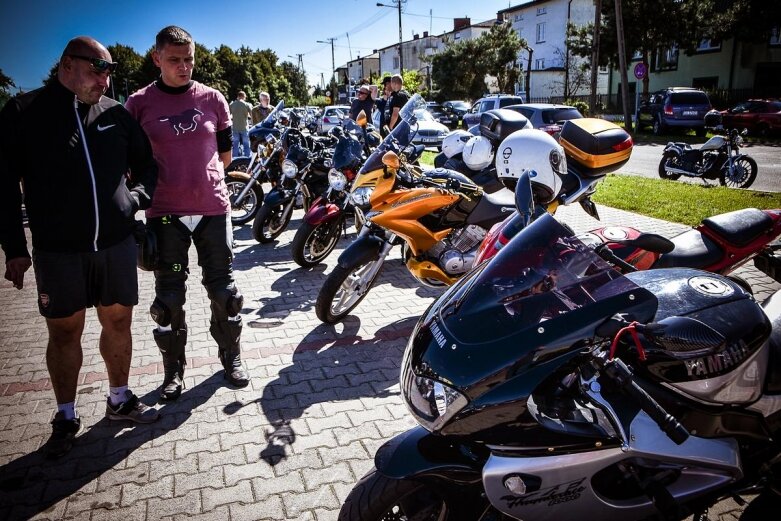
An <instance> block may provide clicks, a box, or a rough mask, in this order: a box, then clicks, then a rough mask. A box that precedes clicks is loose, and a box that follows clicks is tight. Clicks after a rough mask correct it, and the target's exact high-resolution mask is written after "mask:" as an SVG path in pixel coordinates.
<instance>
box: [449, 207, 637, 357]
mask: <svg viewBox="0 0 781 521" xmlns="http://www.w3.org/2000/svg"><path fill="white" fill-rule="evenodd" d="M630 292H635V293H639V292H641V290H640V288H639V287H638V286H637V285H636V284H634V283H633V282H632V281H630V280H628V279H627V278H625V277H623V276H622V275H621V274H620V273H619V272H618V271H617V270H615V269H614V268H613V267H612V266H610V265H609V264H607V263H606V262H605V261H603V260H602V259H601V258H600V257H599V256H597V255H596V254H595V253H594V251H593V250H592V249H591V248H589V247H588V246H586V245H585V244H583V243H582V242H581V241H580V240H579V239H578V238H577V237H575V236H574V235H573V234H572V233H571V232H570V231H569V230H568V229H567V228H565V227H564V226H562V225H561V224H559V223H558V222H557V221H556V219H555V218H553V217H552V216H551V215H549V214H544V215H543V216H541V217H540V218H538V219H537V220H535V221H534V222H532V224H530V225H529V226H527V227H526V228H525V229H524V230H522V231H521V233H519V234H518V235H516V236H515V237H514V238H513V239H512V240H511V241H510V242H509V243H508V244H507V246H505V247H504V248H503V249H502V250H501V251H500V252H499V254H498V255H496V256H495V257H494V258H493V259H491V261H490V262H489V263H488V264H487V265H485V266H484V267H483V268H482V269H480V270H479V271H478V272H477V273H475V274H473V276H471V277H469V278H468V280H467V281H465V283H464V284H459V285H457V286H455V287H454V288H452V290H451V291H449V292H448V293H446V294H445V295H443V297H442V299H443V300H446V302H445V303H443V304H442V305H441V306H440V307H439V318H440V320H441V321H442V322H443V325H445V327H446V328H447V331H448V333H449V334H450V335H452V337H453V339H454V340H455V341H457V342H459V343H462V344H464V345H469V344H481V343H485V342H486V334H487V333H486V332H490V336H491V339H492V340H494V341H496V340H499V339H501V338H505V337H509V336H516V338H519V337H524V332H527V331H528V332H529V334H530V335H533V334H534V333H533V332H535V331H536V332H538V333H539V331H540V328H541V326H544V327H543V329H544V330H546V331H548V332H552V331H560V332H561V335H562V336H565V335H566V333H565V332H566V331H568V330H569V328H568V324H569V325H572V324H573V323H575V322H577V323H584V322H585V323H589V322H593V323H594V324H595V325H596V324H599V323H601V322H602V321H604V320H606V319H607V318H609V317H610V316H612V315H613V314H614V313H617V312H618V311H620V310H619V309H615V310H614V309H612V308H613V307H614V305H615V304H614V303H615V302H618V301H624V302H625V299H616V298H614V297H618V296H621V295H625V294H628V293H630ZM608 301H610V302H608ZM576 314H577V315H579V317H578V319H577V320H571V319H574V318H575V315H576ZM584 315H585V316H584ZM591 317H593V319H592V318H591ZM584 319H585V320H584ZM535 336H539V335H535ZM546 336H547V335H546ZM526 338H527V339H529V340H531V338H532V337H531V336H527V337H526ZM531 343H532V344H533V342H531Z"/></svg>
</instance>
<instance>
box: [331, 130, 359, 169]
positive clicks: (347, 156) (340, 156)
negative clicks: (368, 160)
mask: <svg viewBox="0 0 781 521" xmlns="http://www.w3.org/2000/svg"><path fill="white" fill-rule="evenodd" d="M362 152H363V147H362V146H361V143H360V141H358V140H357V139H355V138H353V137H350V136H342V137H340V138H339V142H338V143H337V144H336V147H334V158H333V167H334V168H336V169H337V170H341V169H342V168H345V167H348V166H350V165H352V164H353V163H356V162H357V161H360V160H361V153H362Z"/></svg>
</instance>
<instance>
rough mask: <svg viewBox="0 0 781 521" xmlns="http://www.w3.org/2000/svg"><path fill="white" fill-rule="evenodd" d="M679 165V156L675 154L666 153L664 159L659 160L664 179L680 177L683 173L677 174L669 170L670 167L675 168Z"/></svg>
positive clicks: (660, 173) (660, 172)
mask: <svg viewBox="0 0 781 521" xmlns="http://www.w3.org/2000/svg"><path fill="white" fill-rule="evenodd" d="M677 165H678V157H677V156H676V155H675V154H665V155H664V156H662V160H661V161H659V177H661V178H662V179H669V180H670V181H675V180H676V179H678V178H679V177H681V174H675V173H673V172H668V171H667V169H668V168H674V167H676V166H677Z"/></svg>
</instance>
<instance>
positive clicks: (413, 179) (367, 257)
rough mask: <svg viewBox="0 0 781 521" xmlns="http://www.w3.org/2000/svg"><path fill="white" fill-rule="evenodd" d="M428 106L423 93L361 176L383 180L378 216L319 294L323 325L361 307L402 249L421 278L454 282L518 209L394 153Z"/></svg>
mask: <svg viewBox="0 0 781 521" xmlns="http://www.w3.org/2000/svg"><path fill="white" fill-rule="evenodd" d="M421 107H425V100H423V98H422V97H420V95H417V94H416V95H415V96H413V97H412V98H410V100H409V101H408V102H407V104H405V105H404V107H402V110H401V111H400V116H401V118H402V121H401V123H399V124H398V125H397V126H396V127H395V128H394V129H393V132H391V134H390V135H389V136H388V137H386V139H385V140H384V141H383V143H382V144H381V145H380V146H379V147H378V148H377V150H375V151H374V153H373V154H372V155H371V156H370V157H369V159H368V160H367V161H366V163H365V164H364V165H363V167H362V168H361V170H360V172H359V177H361V176H363V177H368V178H373V179H376V186H375V187H374V189H373V191H372V192H371V195H370V197H369V202H370V204H371V210H370V211H369V212H368V213H367V214H366V222H365V223H364V225H363V226H362V228H361V230H360V232H359V233H358V237H357V238H356V240H355V241H354V242H353V243H352V244H350V246H348V247H347V248H346V249H345V250H344V251H343V252H342V254H341V255H340V256H339V262H338V265H337V266H336V267H335V268H334V269H333V271H332V272H331V273H330V274H329V275H328V277H327V278H326V280H325V282H324V283H323V286H322V288H321V289H320V292H319V294H318V296H317V302H316V303H315V311H316V313H317V317H318V318H319V319H320V320H322V321H323V322H326V323H335V322H338V321H339V320H341V319H343V318H344V317H345V316H346V315H347V314H348V313H349V312H350V311H351V310H352V309H353V308H355V306H357V305H358V304H359V303H360V302H361V300H362V299H363V298H364V297H365V296H366V294H367V292H368V291H369V289H371V287H372V285H373V284H374V281H375V279H376V277H377V275H379V273H380V270H381V269H382V267H383V264H384V262H385V259H386V258H387V256H388V254H389V253H390V251H391V249H392V248H393V246H394V245H397V244H399V245H403V248H402V256H403V259H404V262H405V264H406V266H407V269H408V270H409V271H410V273H411V274H412V275H413V276H414V277H415V278H417V279H418V280H420V281H421V282H423V283H424V284H427V285H430V286H436V287H440V286H443V285H450V284H452V283H453V282H455V281H456V280H457V279H458V278H459V277H461V276H462V275H463V274H464V273H466V272H467V271H468V270H469V269H470V268H471V267H472V263H473V261H474V256H475V251H476V249H477V246H478V245H479V244H480V241H481V240H482V238H483V236H484V235H485V233H486V231H487V230H488V228H490V227H491V225H493V224H494V223H496V222H498V221H499V220H501V219H502V218H503V217H504V215H506V214H507V213H509V212H512V211H513V210H514V207H513V194H512V193H511V192H510V191H509V190H505V191H504V193H502V192H497V193H496V194H484V193H483V191H482V190H481V189H480V187H478V186H477V185H476V184H474V183H473V182H472V181H470V180H469V179H468V178H467V177H466V176H464V175H462V174H459V173H458V172H454V171H448V170H444V169H436V170H432V171H430V172H427V173H426V174H425V175H414V174H411V172H410V170H411V169H410V168H408V167H407V166H406V165H405V164H403V163H402V161H401V160H400V159H399V156H398V155H397V154H396V153H395V152H394V149H395V150H399V149H401V148H403V147H404V146H405V145H406V144H407V143H409V141H410V140H411V135H414V133H415V130H416V125H417V124H416V119H415V115H414V110H415V109H419V108H421ZM356 184H359V183H358V182H356Z"/></svg>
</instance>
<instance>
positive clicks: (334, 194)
mask: <svg viewBox="0 0 781 521" xmlns="http://www.w3.org/2000/svg"><path fill="white" fill-rule="evenodd" d="M335 134H336V135H337V139H338V141H337V144H336V147H334V152H333V165H332V167H331V169H330V170H329V172H328V184H329V187H328V190H327V191H326V192H325V194H323V195H322V196H320V197H318V198H317V199H315V200H314V201H313V202H312V204H311V206H310V207H309V210H307V212H306V215H304V219H303V222H302V223H301V226H299V228H298V230H296V235H295V236H294V237H293V242H292V243H291V244H290V249H291V253H292V255H293V260H294V261H295V262H296V264H298V265H299V266H301V267H304V268H311V267H312V266H316V265H317V264H319V263H320V262H322V261H323V259H325V258H326V257H327V256H328V255H329V254H330V253H331V252H332V251H333V249H334V247H336V243H337V242H339V238H340V237H341V235H342V232H343V231H344V229H345V228H346V221H347V218H348V217H349V216H350V215H354V210H353V206H352V202H351V199H350V198H349V194H350V187H351V185H352V181H353V179H355V176H356V175H357V173H358V170H359V169H360V166H361V164H362V163H363V161H364V159H365V157H366V156H365V154H364V142H365V141H366V139H365V130H364V128H362V127H361V126H360V125H359V124H357V123H355V122H353V121H352V120H351V119H347V120H345V122H344V127H343V128H342V127H339V131H338V132H335ZM374 145H375V146H376V145H377V143H375V144H374Z"/></svg>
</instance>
